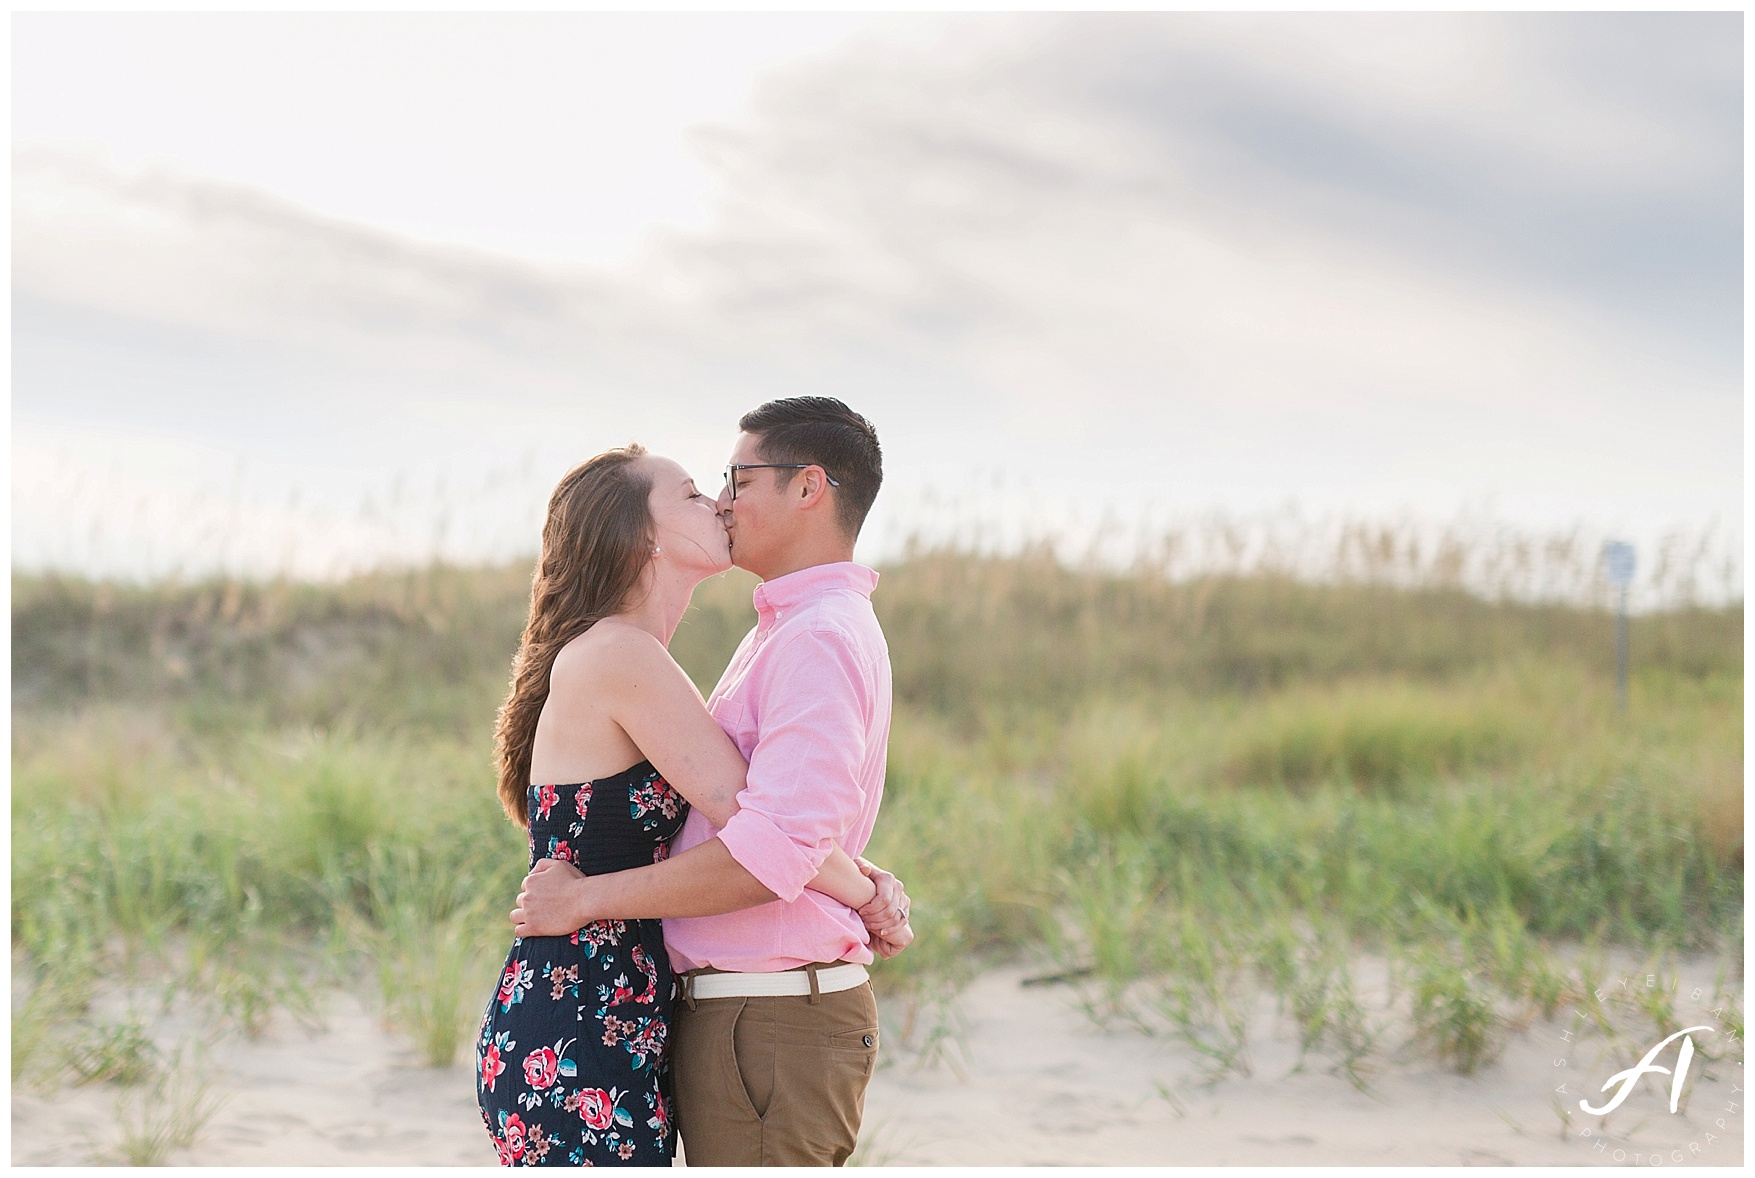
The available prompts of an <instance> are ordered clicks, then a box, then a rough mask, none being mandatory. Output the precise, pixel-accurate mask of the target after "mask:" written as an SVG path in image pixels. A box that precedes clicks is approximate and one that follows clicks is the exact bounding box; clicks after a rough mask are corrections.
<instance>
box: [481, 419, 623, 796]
mask: <svg viewBox="0 0 1755 1178" xmlns="http://www.w3.org/2000/svg"><path fill="white" fill-rule="evenodd" d="M645 453H646V448H645V447H644V446H640V445H630V446H627V447H624V448H622V449H619V450H605V451H604V452H603V453H602V454H599V455H598V456H597V457H595V458H593V459H591V460H590V461H588V462H583V463H581V464H580V465H578V466H576V467H574V468H573V469H572V470H571V471H569V472H568V474H567V477H566V478H564V479H562V480H561V481H560V485H559V486H557V487H556V488H555V493H554V494H553V495H551V496H549V501H548V519H547V521H546V522H545V523H544V524H543V525H542V556H541V558H540V559H539V560H538V561H537V564H536V573H535V575H534V576H533V577H532V578H531V584H530V619H529V621H528V622H526V623H525V626H524V637H523V639H522V640H521V641H520V642H519V643H518V653H517V655H516V656H514V657H513V659H512V688H511V691H510V693H509V694H508V695H507V696H506V702H505V705H504V706H503V707H501V708H500V717H499V723H498V725H497V726H496V728H495V730H494V757H495V759H496V760H497V761H498V762H499V767H500V805H502V806H504V807H505V808H506V813H507V814H508V815H510V816H511V818H512V820H513V821H514V822H516V823H517V824H518V825H519V826H524V827H528V826H529V825H530V752H531V748H532V746H533V745H535V743H536V722H537V720H539V719H540V718H541V717H542V705H543V703H544V702H545V701H546V700H547V699H548V677H549V672H550V670H552V669H553V667H554V665H555V656H556V655H558V654H559V653H560V652H561V647H563V646H565V645H566V644H567V643H569V642H571V641H572V640H573V639H575V638H577V637H578V636H579V635H581V634H583V633H585V631H587V630H589V629H590V628H591V627H592V626H594V625H596V624H597V623H598V622H600V621H602V620H603V619H604V618H607V617H609V616H610V615H611V614H614V613H616V612H618V611H620V610H621V609H622V607H623V604H624V603H625V602H626V601H627V597H628V594H629V593H630V592H631V591H632V590H633V588H634V586H635V585H637V584H639V581H640V570H641V569H643V568H644V567H645V566H646V560H647V558H648V556H649V555H650V554H651V552H652V543H653V536H654V533H655V528H654V526H653V523H652V510H651V504H650V496H651V494H652V480H651V478H649V477H644V476H642V475H641V474H640V473H639V470H638V468H636V467H635V466H634V460H635V459H637V458H639V457H640V456H641V455H643V454H645Z"/></svg>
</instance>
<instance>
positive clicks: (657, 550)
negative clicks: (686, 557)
mask: <svg viewBox="0 0 1755 1178" xmlns="http://www.w3.org/2000/svg"><path fill="white" fill-rule="evenodd" d="M663 551H664V549H662V548H660V547H658V545H656V544H654V545H653V546H652V555H653V556H657V555H658V554H659V553H660V552H663Z"/></svg>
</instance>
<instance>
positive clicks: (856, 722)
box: [664, 562, 890, 973]
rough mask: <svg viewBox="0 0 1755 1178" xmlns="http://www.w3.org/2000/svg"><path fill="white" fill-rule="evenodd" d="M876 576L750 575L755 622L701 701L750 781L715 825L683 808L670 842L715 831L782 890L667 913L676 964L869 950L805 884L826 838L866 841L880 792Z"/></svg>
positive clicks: (884, 664)
mask: <svg viewBox="0 0 1755 1178" xmlns="http://www.w3.org/2000/svg"><path fill="white" fill-rule="evenodd" d="M877 579H878V575H877V573H876V572H875V571H874V570H872V569H868V568H866V567H865V566H864V565H859V564H853V563H851V562H843V563H837V564H823V565H816V566H814V567H812V568H808V569H800V570H799V571H798V572H796V573H788V574H787V575H786V576H784V577H776V578H774V579H773V580H772V581H767V582H764V583H763V584H761V585H759V586H757V587H756V594H755V600H756V628H755V629H754V630H751V631H750V632H749V633H748V634H746V635H745V636H744V640H743V643H742V645H740V646H739V647H738V648H737V654H735V655H734V656H732V659H731V665H730V666H729V667H727V668H726V669H725V674H724V675H723V676H722V677H721V678H720V680H719V686H718V687H716V688H714V689H713V694H712V696H711V697H709V698H708V700H707V709H708V710H709V711H710V712H712V713H713V718H714V719H715V720H718V721H719V725H720V727H722V728H724V729H725V731H726V732H728V733H729V734H730V735H731V739H732V740H734V741H736V742H737V747H738V751H739V752H741V753H743V755H744V757H745V758H747V759H748V760H749V763H750V771H749V783H748V785H747V786H746V787H745V789H744V791H743V792H742V793H741V794H739V795H738V799H737V801H738V806H739V809H738V811H737V813H736V814H734V815H732V817H731V821H730V822H728V823H726V826H725V829H724V830H720V831H715V830H714V829H713V824H712V823H710V822H708V821H707V819H706V817H705V816H703V815H702V814H701V812H700V811H699V810H693V811H690V813H689V816H688V820H687V821H686V822H685V823H684V824H683V828H682V831H681V832H680V833H679V834H678V835H677V836H676V839H675V841H674V842H673V843H672V844H671V850H672V852H673V853H675V852H679V851H686V850H687V849H688V848H690V847H693V846H696V845H698V844H700V843H704V842H706V841H707V840H708V839H710V838H712V837H713V836H714V835H715V834H717V835H718V836H719V838H720V840H721V841H722V842H724V844H725V847H726V849H727V850H728V851H730V852H731V856H732V858H734V859H736V860H737V861H738V862H739V863H741V864H743V866H744V867H745V868H747V869H748V870H749V872H750V874H751V875H753V876H755V877H756V878H757V879H759V880H761V881H762V883H763V884H764V885H765V886H766V887H767V888H768V890H769V891H771V892H773V893H774V894H775V895H776V896H778V897H780V898H779V899H778V900H775V901H774V902H772V903H769V904H762V905H759V906H757V907H755V908H746V909H744V910H743V911H741V912H730V913H727V914H725V915H724V916H696V917H687V918H677V919H670V920H666V921H665V922H664V941H665V944H666V945H667V946H668V947H669V949H670V958H671V962H672V964H673V965H674V966H675V967H676V968H677V969H679V970H681V969H695V968H697V967H699V966H704V965H711V966H713V967H715V968H717V969H731V970H740V971H745V972H763V973H766V972H772V971H775V970H783V969H791V968H793V967H795V966H799V965H804V964H805V963H807V962H811V961H837V960H845V961H857V962H861V963H864V962H869V961H870V960H871V959H872V954H871V950H870V949H869V948H867V947H866V936H867V934H866V931H865V926H864V925H863V924H862V923H861V921H860V919H859V914H858V913H856V912H854V911H853V910H852V909H850V908H848V907H847V906H846V905H844V904H841V903H839V902H837V901H835V900H831V899H830V898H829V897H827V896H825V895H823V894H822V893H820V892H813V891H807V890H806V889H805V885H806V884H807V883H809V882H810V880H811V878H812V877H813V876H815V875H816V873H817V871H818V869H820V868H821V867H822V865H823V860H824V859H827V858H828V857H829V852H830V851H831V850H832V849H833V848H834V846H835V844H839V845H840V847H841V849H842V850H844V851H846V852H847V853H848V854H849V855H858V854H859V853H860V852H862V851H864V850H865V844H866V842H867V840H869V839H870V838H871V828H872V825H873V824H874V823H875V822H876V821H877V812H878V803H879V802H881V801H882V800H883V793H884V753H885V749H886V746H887V745H888V744H889V737H890V651H889V647H888V645H886V644H885V642H884V632H883V631H882V630H881V629H879V628H878V622H877V616H876V615H875V614H873V613H872V610H871V591H872V589H873V587H874V586H876V585H877Z"/></svg>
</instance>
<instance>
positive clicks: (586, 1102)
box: [579, 1088, 615, 1129]
mask: <svg viewBox="0 0 1755 1178" xmlns="http://www.w3.org/2000/svg"><path fill="white" fill-rule="evenodd" d="M579 1095H580V1096H582V1097H584V1099H583V1100H582V1101H580V1103H579V1116H580V1117H582V1118H584V1121H585V1123H586V1124H587V1125H590V1126H591V1127H592V1128H593V1129H607V1128H609V1127H610V1125H611V1124H613V1123H614V1121H615V1111H614V1110H613V1109H612V1108H611V1107H610V1103H609V1093H607V1092H605V1091H604V1090H603V1089H601V1088H587V1089H585V1090H584V1091H582V1092H580V1093H579Z"/></svg>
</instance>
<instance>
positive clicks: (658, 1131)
mask: <svg viewBox="0 0 1755 1178" xmlns="http://www.w3.org/2000/svg"><path fill="white" fill-rule="evenodd" d="M739 429H740V431H741V432H740V433H739V435H738V439H737V444H736V447H735V448H734V449H733V451H732V455H731V462H730V465H729V466H727V468H726V471H725V484H724V487H723V489H722V490H721V491H720V492H719V495H718V498H717V499H716V500H715V499H709V498H708V497H707V496H706V495H704V494H703V493H702V492H701V491H700V490H699V489H698V488H697V487H696V486H695V483H694V480H693V479H691V478H690V477H689V475H688V473H687V472H686V471H684V470H683V468H682V467H681V466H679V465H678V464H677V463H675V462H673V461H671V460H670V459H668V458H662V457H659V456H658V455H655V454H649V453H647V452H646V451H645V450H644V449H643V448H642V447H640V446H637V445H632V446H628V447H626V448H624V449H617V450H609V451H606V452H605V453H602V454H599V455H598V456H597V457H595V458H592V459H591V460H590V461H588V462H585V463H583V464H581V465H580V466H578V467H577V468H575V469H574V470H573V471H571V472H570V473H569V474H568V475H567V476H566V477H565V478H564V479H562V480H561V483H560V485H559V486H558V487H556V488H555V491H554V494H553V496H552V497H551V498H550V500H549V506H548V518H547V521H546V522H545V523H544V525H543V531H542V556H541V558H540V561H539V563H538V565H537V569H536V574H535V577H534V580H533V584H532V587H531V592H530V617H529V621H528V623H527V624H526V626H525V630H524V636H523V639H522V641H521V642H520V644H519V647H518V654H517V657H516V658H515V660H514V662H513V669H512V686H511V692H510V694H509V696H508V697H507V699H506V703H505V706H504V707H503V708H502V709H501V711H500V717H499V727H498V731H497V734H496V747H495V752H496V755H497V757H498V761H499V769H500V785H499V791H500V801H501V803H502V804H503V805H504V806H505V809H506V812H507V813H508V814H509V815H510V816H511V817H512V819H513V820H514V821H516V822H518V823H519V825H521V826H525V827H527V828H528V830H529V834H530V861H531V868H530V873H529V874H528V875H526V876H525V878H524V885H523V889H522V890H521V891H520V892H519V894H518V907H517V908H515V909H513V911H512V924H513V932H514V934H515V939H514V940H513V942H512V949H511V952H510V953H509V954H508V955H507V957H506V965H505V970H504V972H503V973H502V974H501V978H500V985H499V989H498V991H497V992H496V993H495V994H494V996H493V997H492V998H491V999H489V1001H488V1007H487V1012H486V1014H485V1015H484V1016H483V1019H482V1024H481V1032H480V1035H479V1036H478V1038H477V1041H476V1052H475V1056H476V1094H477V1097H478V1099H479V1102H480V1105H481V1111H482V1117H483V1119H484V1120H485V1121H486V1123H487V1129H488V1132H489V1134H491V1135H492V1137H493V1139H494V1145H495V1147H496V1148H497V1149H498V1151H499V1155H500V1161H501V1162H502V1163H503V1164H506V1165H538V1164H541V1165H573V1166H581V1165H659V1166H667V1165H670V1164H671V1161H672V1158H673V1156H674V1155H675V1152H676V1134H677V1132H678V1131H680V1132H681V1134H682V1139H683V1143H684V1146H685V1149H686V1153H687V1159H688V1161H689V1163H690V1164H692V1165H730V1166H755V1165H780V1166H823V1165H837V1166H838V1165H841V1164H843V1163H844V1162H846V1160H847V1158H848V1156H849V1155H850V1154H851V1153H852V1152H853V1147H854V1143H855V1140H856V1138H857V1136H858V1133H859V1122H860V1118H861V1115H862V1112H863V1109H864V1105H865V1088H866V1084H867V1082H868V1081H869V1080H870V1078H871V1073H872V1068H873V1066H874V1065H875V1063H876V1061H877V1047H878V1018H877V1004H876V1002H875V1001H874V999H873V997H872V992H871V983H870V981H869V980H868V977H867V973H866V968H865V967H866V965H867V964H869V963H870V962H871V961H872V959H873V957H874V955H881V956H884V957H888V956H891V955H892V954H894V953H897V952H900V951H901V950H902V949H903V948H904V947H905V946H906V945H907V944H908V943H909V942H910V941H911V940H913V936H914V934H913V932H912V930H911V929H910V928H909V925H908V898H907V895H906V893H905V892H904V891H903V889H902V887H901V885H900V883H898V882H897V880H896V879H895V877H894V876H892V875H890V874H889V873H888V872H885V871H882V870H881V869H879V868H877V867H875V866H873V865H872V864H870V863H868V862H866V861H865V860H863V859H859V858H855V856H857V855H858V854H859V853H860V852H861V851H863V850H864V848H865V845H866V843H867V841H868V840H869V839H870V837H871V832H872V826H873V824H874V823H875V821H876V819H877V812H878V804H879V802H880V801H881V800H882V797H883V788H884V756H885V747H886V744H887V743H888V739H889V730H890V660H889V648H888V646H887V645H886V644H885V642H884V635H883V631H882V630H881V629H879V627H878V623H877V617H876V615H874V614H873V613H872V607H871V592H872V588H873V587H874V586H875V585H876V584H877V579H878V575H877V573H876V572H875V571H874V570H872V569H869V568H866V567H864V566H863V565H859V564H855V563H854V562H853V544H854V540H855V538H856V537H857V536H858V535H859V529H860V526H861V525H862V524H863V523H864V521H865V517H866V514H867V512H869V511H870V510H871V505H872V502H873V500H874V499H875V498H876V497H877V492H878V486H879V484H880V483H881V482H882V481H883V460H882V453H881V451H880V450H879V448H878V439H877V433H876V431H875V430H873V429H872V426H871V423H870V422H868V421H866V419H865V418H863V417H861V416H860V415H859V414H857V413H855V412H853V410H851V409H849V408H848V407H847V406H846V405H843V404H842V403H841V402H840V401H837V400H835V399H833V398H830V397H794V398H788V399H785V400H779V401H771V402H769V403H768V404H766V405H763V406H761V407H760V408H758V409H756V410H754V411H752V412H750V413H747V414H745V415H744V417H743V419H742V420H741V421H740V422H739ZM734 563H735V564H736V565H737V566H738V567H740V568H744V569H748V570H749V571H750V572H752V573H754V574H756V576H758V577H760V578H761V581H762V583H761V584H760V585H759V586H757V587H756V591H755V606H756V618H757V620H756V626H755V629H753V630H751V631H750V632H749V633H748V634H747V635H745V636H744V639H743V642H742V644H741V645H740V646H739V647H738V648H737V653H736V654H735V655H734V656H733V657H732V660H731V665H730V666H729V667H727V668H726V670H725V674H724V675H723V676H722V677H721V678H720V680H719V685H718V686H717V687H716V688H714V690H713V694H712V695H711V696H710V697H708V699H706V700H705V701H703V700H702V699H701V696H700V693H699V692H698V691H697V690H696V689H695V687H694V684H693V683H691V682H690V681H689V678H688V676H687V675H685V674H684V673H683V670H682V668H681V667H679V666H678V665H677V663H676V661H675V660H674V659H672V658H671V656H670V652H669V651H668V649H667V647H668V645H669V643H670V639H671V636H672V634H674V633H675V631H676V627H677V624H678V623H679V622H680V621H681V620H682V617H683V614H684V612H685V611H686V610H687V609H688V606H689V598H690V596H691V595H692V594H693V592H694V589H695V586H696V585H698V584H700V583H701V582H702V581H704V580H705V579H707V578H708V577H710V576H713V575H714V574H715V573H721V572H724V571H725V570H727V569H728V568H730V567H731V566H732V564H734Z"/></svg>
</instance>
